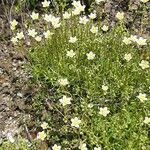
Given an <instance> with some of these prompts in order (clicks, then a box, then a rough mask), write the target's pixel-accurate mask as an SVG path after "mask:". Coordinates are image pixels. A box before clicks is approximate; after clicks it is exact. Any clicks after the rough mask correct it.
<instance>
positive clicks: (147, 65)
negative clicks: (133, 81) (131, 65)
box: [139, 60, 150, 69]
mask: <svg viewBox="0 0 150 150" xmlns="http://www.w3.org/2000/svg"><path fill="white" fill-rule="evenodd" d="M139 66H140V67H141V68H142V69H147V68H149V67H150V66H149V62H148V61H146V60H142V61H141V63H140V64H139Z"/></svg>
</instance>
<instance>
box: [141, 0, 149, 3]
mask: <svg viewBox="0 0 150 150" xmlns="http://www.w3.org/2000/svg"><path fill="white" fill-rule="evenodd" d="M140 1H141V2H143V3H147V2H148V1H149V0H140Z"/></svg>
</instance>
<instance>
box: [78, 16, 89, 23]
mask: <svg viewBox="0 0 150 150" xmlns="http://www.w3.org/2000/svg"><path fill="white" fill-rule="evenodd" d="M88 21H89V19H88V18H87V17H86V16H84V17H80V18H79V23H80V24H84V25H85V24H86V23H87V22H88Z"/></svg>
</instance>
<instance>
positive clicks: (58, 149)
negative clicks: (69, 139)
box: [52, 144, 61, 150]
mask: <svg viewBox="0 0 150 150" xmlns="http://www.w3.org/2000/svg"><path fill="white" fill-rule="evenodd" d="M52 150H61V146H58V145H56V144H55V145H54V146H53V147H52Z"/></svg>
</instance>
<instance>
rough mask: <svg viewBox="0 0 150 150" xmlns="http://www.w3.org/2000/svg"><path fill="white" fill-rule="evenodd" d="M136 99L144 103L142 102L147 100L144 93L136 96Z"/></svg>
mask: <svg viewBox="0 0 150 150" xmlns="http://www.w3.org/2000/svg"><path fill="white" fill-rule="evenodd" d="M137 98H138V99H139V100H140V101H141V102H144V101H146V100H147V98H146V94H145V93H139V95H138V96H137Z"/></svg>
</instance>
